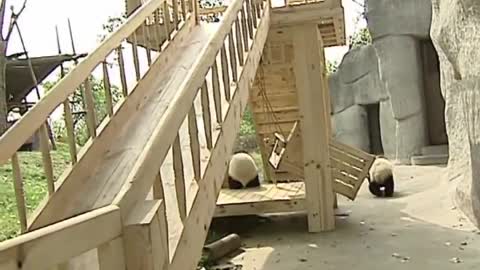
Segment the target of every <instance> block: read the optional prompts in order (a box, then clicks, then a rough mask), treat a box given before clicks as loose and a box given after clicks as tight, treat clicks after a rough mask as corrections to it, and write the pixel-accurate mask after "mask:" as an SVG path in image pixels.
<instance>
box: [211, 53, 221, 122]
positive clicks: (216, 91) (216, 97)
mask: <svg viewBox="0 0 480 270" xmlns="http://www.w3.org/2000/svg"><path fill="white" fill-rule="evenodd" d="M214 59H215V60H214V61H213V64H212V69H211V71H212V87H213V102H214V104H215V116H216V119H217V123H218V124H221V123H222V122H223V116H222V115H223V114H222V99H221V93H220V81H219V80H218V66H217V58H216V57H215V58H214Z"/></svg>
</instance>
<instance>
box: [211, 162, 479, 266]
mask: <svg viewBox="0 0 480 270" xmlns="http://www.w3.org/2000/svg"><path fill="white" fill-rule="evenodd" d="M444 171H445V169H444V168H440V167H433V166H432V167H397V168H396V169H395V174H396V179H397V180H396V191H397V194H396V196H395V197H394V198H391V199H378V198H374V197H373V196H372V195H371V194H370V193H369V192H368V188H367V185H366V184H364V185H363V186H362V189H361V191H360V193H359V196H358V197H357V199H356V200H355V201H354V202H351V201H347V200H346V199H343V198H341V197H339V204H340V205H339V210H338V213H343V214H346V216H338V217H337V220H336V221H337V222H336V226H337V227H336V230H335V231H333V232H327V233H317V234H312V233H308V232H307V222H306V217H305V215H304V214H303V215H302V214H296V215H277V216H269V217H267V218H265V217H263V218H262V219H259V218H255V217H242V219H241V220H240V219H239V218H237V219H234V222H233V224H232V220H230V221H229V222H228V224H229V226H228V228H229V229H228V231H230V232H236V233H238V234H239V235H240V236H241V237H242V240H243V242H244V245H245V246H244V250H245V252H243V253H241V254H239V255H237V256H236V257H234V258H233V260H232V262H233V263H235V264H240V265H242V266H243V268H242V269H243V270H287V269H288V270H295V269H325V270H327V269H337V270H346V269H355V270H367V269H368V270H371V269H387V268H388V269H389V270H395V269H422V270H423V269H435V270H443V269H462V270H463V269H479V267H480V256H479V254H480V234H478V233H477V230H476V229H475V227H473V226H472V224H470V223H469V222H468V221H467V220H466V218H464V217H463V215H462V214H461V213H460V212H459V211H458V210H457V209H456V208H455V207H454V206H453V202H452V201H451V192H452V190H453V188H454V185H455V183H452V182H448V180H446V178H445V177H444ZM223 222H225V220H223V221H222V220H218V221H215V223H214V224H213V225H212V227H214V226H217V225H218V224H220V223H223ZM215 224H217V225H215ZM224 225H225V224H223V226H224ZM248 226H250V228H248V229H247V228H246V227H248Z"/></svg>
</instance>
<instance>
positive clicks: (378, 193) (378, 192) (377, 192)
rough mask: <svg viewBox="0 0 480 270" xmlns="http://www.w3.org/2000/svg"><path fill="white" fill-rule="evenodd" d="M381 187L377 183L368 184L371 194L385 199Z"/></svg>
mask: <svg viewBox="0 0 480 270" xmlns="http://www.w3.org/2000/svg"><path fill="white" fill-rule="evenodd" d="M381 187H382V186H381V185H379V184H377V183H375V182H370V183H368V189H369V190H370V193H372V194H373V195H375V196H377V197H383V193H382V190H381Z"/></svg>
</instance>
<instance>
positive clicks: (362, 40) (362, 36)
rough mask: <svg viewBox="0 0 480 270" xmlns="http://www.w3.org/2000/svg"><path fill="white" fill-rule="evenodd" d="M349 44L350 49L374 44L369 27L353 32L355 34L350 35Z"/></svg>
mask: <svg viewBox="0 0 480 270" xmlns="http://www.w3.org/2000/svg"><path fill="white" fill-rule="evenodd" d="M348 44H349V48H350V49H353V48H357V47H361V46H364V45H368V44H372V36H371V35H370V31H368V28H366V27H364V28H361V29H360V30H358V31H356V32H355V33H353V35H351V36H350V37H349V42H348Z"/></svg>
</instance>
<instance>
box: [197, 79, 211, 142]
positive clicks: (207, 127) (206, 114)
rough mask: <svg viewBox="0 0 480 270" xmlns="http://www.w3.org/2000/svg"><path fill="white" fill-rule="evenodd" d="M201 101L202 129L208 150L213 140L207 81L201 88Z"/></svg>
mask: <svg viewBox="0 0 480 270" xmlns="http://www.w3.org/2000/svg"><path fill="white" fill-rule="evenodd" d="M200 91H201V93H200V94H201V100H202V116H203V127H204V132H205V139H206V141H207V148H208V150H212V148H213V139H212V114H211V113H210V101H209V99H208V86H207V81H206V80H204V81H203V84H202V88H201V90H200Z"/></svg>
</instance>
